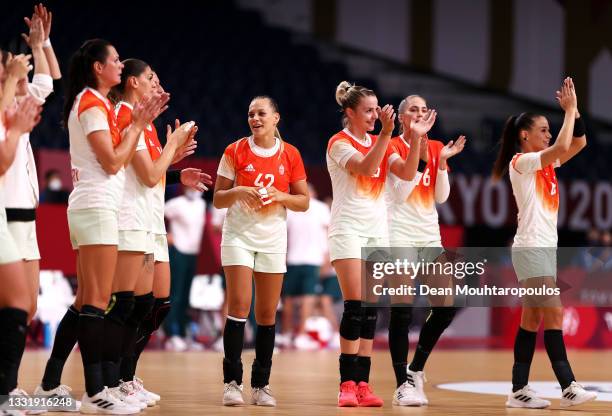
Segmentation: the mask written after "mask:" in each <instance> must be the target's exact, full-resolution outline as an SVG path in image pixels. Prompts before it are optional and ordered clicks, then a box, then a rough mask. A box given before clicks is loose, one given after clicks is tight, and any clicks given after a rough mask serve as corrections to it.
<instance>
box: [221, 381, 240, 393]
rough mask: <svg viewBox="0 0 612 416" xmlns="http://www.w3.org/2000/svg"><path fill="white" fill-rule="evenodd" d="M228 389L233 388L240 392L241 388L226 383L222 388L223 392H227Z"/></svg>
mask: <svg viewBox="0 0 612 416" xmlns="http://www.w3.org/2000/svg"><path fill="white" fill-rule="evenodd" d="M230 390H234V391H238V392H240V393H242V388H241V387H240V386H239V385H237V384H234V383H228V384H227V385H226V386H225V387H224V388H223V393H227V392H229V391H230Z"/></svg>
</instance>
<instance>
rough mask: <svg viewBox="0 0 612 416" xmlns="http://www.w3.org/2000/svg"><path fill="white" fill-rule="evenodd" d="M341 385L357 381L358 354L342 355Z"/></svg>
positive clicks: (340, 361)
mask: <svg viewBox="0 0 612 416" xmlns="http://www.w3.org/2000/svg"><path fill="white" fill-rule="evenodd" d="M338 361H339V364H340V383H344V382H345V381H355V380H356V379H357V376H358V375H357V354H344V353H341V354H340V358H339V359H338Z"/></svg>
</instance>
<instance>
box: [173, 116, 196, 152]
mask: <svg viewBox="0 0 612 416" xmlns="http://www.w3.org/2000/svg"><path fill="white" fill-rule="evenodd" d="M197 131H198V126H196V124H195V122H194V121H189V122H187V123H183V124H181V122H180V121H179V120H178V119H176V120H174V131H172V128H171V127H170V125H168V126H166V140H167V141H168V142H171V141H174V142H175V143H176V145H177V148H178V147H181V146H183V145H184V144H185V143H187V142H188V141H189V138H190V137H191V139H192V140H193V137H194V136H195V133H196V132H197Z"/></svg>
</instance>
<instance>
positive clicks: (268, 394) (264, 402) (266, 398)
mask: <svg viewBox="0 0 612 416" xmlns="http://www.w3.org/2000/svg"><path fill="white" fill-rule="evenodd" d="M251 404H254V405H256V406H268V407H274V406H276V399H275V398H274V396H272V391H271V390H270V386H265V387H253V389H252V390H251Z"/></svg>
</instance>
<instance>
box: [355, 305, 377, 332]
mask: <svg viewBox="0 0 612 416" xmlns="http://www.w3.org/2000/svg"><path fill="white" fill-rule="evenodd" d="M362 314H363V318H362V321H361V331H360V332H359V337H360V338H363V339H374V334H375V333H376V321H377V318H378V308H377V307H374V306H368V307H366V306H364V307H362Z"/></svg>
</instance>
